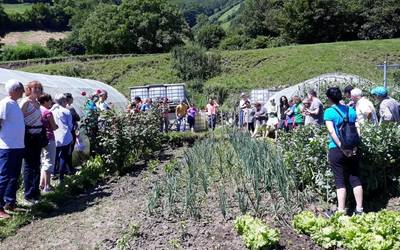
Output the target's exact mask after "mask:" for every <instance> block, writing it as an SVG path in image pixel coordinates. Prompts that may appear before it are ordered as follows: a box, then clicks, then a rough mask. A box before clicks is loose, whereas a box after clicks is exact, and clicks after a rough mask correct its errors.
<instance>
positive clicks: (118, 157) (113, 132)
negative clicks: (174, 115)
mask: <svg viewBox="0 0 400 250" xmlns="http://www.w3.org/2000/svg"><path fill="white" fill-rule="evenodd" d="M159 119H160V118H159V115H158V112H156V111H151V112H146V113H139V114H124V113H122V114H118V113H114V112H113V111H109V112H107V113H101V114H100V116H99V117H98V120H97V121H98V130H97V132H95V133H94V135H96V139H95V140H94V141H93V140H92V141H91V147H94V148H95V149H96V153H97V154H99V155H100V156H101V157H102V159H103V160H104V162H105V165H106V166H107V171H108V172H110V173H117V174H123V173H126V172H127V171H128V170H129V169H130V168H131V167H132V165H133V163H135V162H136V161H137V160H139V159H148V158H149V157H151V156H153V154H154V152H155V151H157V150H160V149H161V142H162V141H161V140H162V134H161V132H160V127H159ZM86 120H88V119H86ZM94 120H96V117H95V118H94ZM88 121H89V122H90V120H88ZM93 144H95V145H93Z"/></svg>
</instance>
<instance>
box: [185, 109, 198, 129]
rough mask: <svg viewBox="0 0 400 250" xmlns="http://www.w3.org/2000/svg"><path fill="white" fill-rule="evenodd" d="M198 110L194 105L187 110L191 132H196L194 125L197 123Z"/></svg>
mask: <svg viewBox="0 0 400 250" xmlns="http://www.w3.org/2000/svg"><path fill="white" fill-rule="evenodd" d="M196 114H197V109H196V107H195V106H194V105H193V104H189V109H188V110H187V120H188V123H189V129H190V131H192V132H194V125H195V122H196Z"/></svg>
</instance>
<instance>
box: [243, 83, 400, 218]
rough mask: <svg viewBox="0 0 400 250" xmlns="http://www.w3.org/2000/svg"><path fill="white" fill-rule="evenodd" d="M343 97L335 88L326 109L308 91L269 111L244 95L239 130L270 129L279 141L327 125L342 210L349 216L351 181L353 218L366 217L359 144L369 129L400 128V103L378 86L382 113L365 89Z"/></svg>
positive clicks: (271, 106)
mask: <svg viewBox="0 0 400 250" xmlns="http://www.w3.org/2000/svg"><path fill="white" fill-rule="evenodd" d="M343 92H344V95H342V91H341V90H340V89H339V88H337V87H332V88H329V89H328V90H327V92H326V97H327V99H328V102H329V105H330V106H329V107H327V108H326V109H325V107H324V105H323V103H322V102H321V100H320V99H319V98H318V97H317V93H316V91H314V90H310V91H308V93H307V97H306V98H304V99H301V98H300V97H299V96H293V97H291V98H290V100H289V99H288V98H287V97H286V96H282V97H281V98H280V100H279V106H278V105H277V104H276V103H275V100H274V99H271V100H270V101H269V102H268V103H267V104H266V105H264V106H263V105H261V103H259V102H255V103H254V106H252V105H251V101H250V99H249V98H248V97H247V96H246V95H245V94H244V93H243V94H242V95H241V100H240V102H239V109H240V113H239V127H240V128H241V129H243V130H248V131H250V132H251V133H252V134H253V136H255V135H256V134H257V133H258V132H257V130H258V128H261V127H263V126H265V127H266V128H267V131H268V132H270V131H275V135H273V136H275V137H276V136H277V134H276V131H278V130H279V129H282V130H284V131H286V132H289V131H291V130H293V129H296V128H298V127H301V126H323V125H325V126H326V127H327V129H328V131H329V143H328V149H329V153H328V161H329V164H330V167H331V170H332V172H333V174H334V178H335V186H336V193H337V199H338V206H337V209H336V211H338V212H342V213H346V212H347V211H346V206H345V203H346V194H347V192H346V183H347V182H348V183H349V184H350V186H351V187H352V189H353V194H354V197H355V201H356V207H355V209H354V213H353V214H361V213H363V188H362V184H361V180H360V168H359V165H360V164H359V163H360V155H359V153H358V151H357V145H358V144H359V143H360V141H361V140H362V136H361V135H362V127H363V124H365V123H370V124H372V125H376V126H378V125H380V124H382V123H386V122H399V123H400V103H399V102H398V101H397V100H395V99H393V98H391V97H390V96H389V95H388V90H387V89H386V88H385V87H381V86H380V87H375V88H373V89H372V90H371V92H370V94H371V96H373V97H375V98H376V101H377V102H378V103H379V108H378V112H377V111H376V110H377V109H376V108H375V106H374V104H373V102H372V101H371V100H369V99H368V98H367V97H366V96H365V95H364V93H363V91H362V90H361V89H359V88H354V87H353V86H351V85H349V86H346V87H345V89H344V91H343ZM345 100H347V103H346V102H345ZM352 128H353V129H352ZM357 143H358V144H357ZM336 211H335V212H336ZM331 214H332V212H330V213H328V215H331Z"/></svg>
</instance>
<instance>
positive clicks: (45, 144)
mask: <svg viewBox="0 0 400 250" xmlns="http://www.w3.org/2000/svg"><path fill="white" fill-rule="evenodd" d="M5 90H6V93H7V94H8V96H7V97H5V98H4V99H2V100H1V101H0V219H1V218H8V217H9V214H8V213H7V211H8V212H9V211H14V210H15V209H16V205H17V204H16V202H17V201H16V193H17V190H18V187H19V185H18V180H19V177H20V175H21V173H22V175H23V183H24V198H25V200H26V201H27V202H29V203H31V204H34V203H36V202H37V201H38V200H39V198H40V196H41V194H42V193H47V192H51V191H52V189H53V187H52V185H51V180H52V179H55V178H59V180H60V183H61V184H62V183H63V182H64V176H65V175H66V174H74V173H75V168H74V166H73V164H72V152H73V150H74V148H75V143H76V142H78V144H79V141H80V137H79V125H78V122H79V121H80V117H79V115H78V113H77V112H76V110H75V109H74V107H73V100H74V99H73V96H72V95H71V93H63V94H57V95H55V96H54V99H53V97H52V96H51V95H49V94H46V93H44V89H43V85H42V84H41V83H40V82H38V81H31V82H29V83H28V84H27V85H26V86H24V85H23V84H22V83H21V82H19V81H17V80H9V81H7V82H6V84H5ZM82 95H86V93H84V92H83V93H82ZM371 95H372V96H375V97H376V98H377V101H378V102H379V109H378V112H376V109H375V107H374V104H373V102H371V101H370V100H369V99H368V98H367V97H366V96H365V95H364V94H363V91H362V90H361V89H359V88H353V87H352V86H347V87H346V88H345V89H344V97H345V99H346V100H347V103H345V101H344V100H343V96H342V92H341V90H340V89H339V88H329V89H328V91H327V92H326V96H327V99H328V100H329V103H330V104H331V106H330V107H328V108H326V109H325V107H324V105H323V103H322V102H321V100H320V99H319V98H318V96H317V93H316V92H315V91H314V90H310V91H308V93H307V97H306V98H304V99H301V98H300V97H299V96H293V97H291V98H290V100H289V99H288V98H287V97H285V96H282V97H281V98H280V99H279V103H276V102H275V100H274V99H271V100H270V101H269V102H268V103H267V104H266V105H263V104H262V103H260V102H255V103H252V102H251V100H250V99H249V98H248V97H247V96H246V95H245V94H244V93H243V94H242V95H241V100H240V102H239V109H240V113H239V127H240V129H242V130H247V131H250V132H251V133H252V135H253V136H256V135H257V133H258V132H259V130H260V128H262V127H266V128H267V130H266V131H267V133H269V132H275V133H276V132H277V130H278V129H282V130H284V131H286V132H289V131H291V130H293V129H295V128H297V127H300V126H323V125H324V124H325V125H326V127H327V128H328V131H329V135H330V140H329V145H328V148H329V157H328V158H329V162H330V165H331V168H332V171H333V173H334V175H335V184H336V188H337V197H338V210H339V211H344V209H345V207H344V206H345V205H344V204H345V199H346V189H345V180H346V178H347V179H348V180H349V182H350V184H351V185H352V187H353V193H354V195H355V198H356V203H357V207H356V212H358V213H361V212H362V187H361V181H360V179H359V168H358V165H359V164H358V163H359V156H358V154H357V152H356V150H354V149H353V148H345V147H344V146H343V145H344V144H343V142H342V139H343V138H342V136H341V133H340V131H341V129H342V127H343V124H347V123H354V127H355V128H356V130H357V133H358V134H362V131H361V130H362V124H364V123H371V124H374V125H379V124H382V123H384V122H400V104H399V102H398V101H396V100H395V99H393V98H391V97H389V95H388V91H387V89H386V88H384V87H376V88H374V89H372V91H371ZM107 98H108V94H107V91H105V90H98V91H97V92H96V93H94V94H92V95H90V96H89V97H88V101H87V102H86V104H85V110H87V111H89V112H90V111H96V112H102V111H106V110H110V109H112V103H110V102H108V101H107ZM218 107H219V105H218V103H217V102H216V101H215V100H213V99H209V101H208V103H207V105H206V107H205V108H204V110H203V111H204V112H206V114H207V116H208V127H209V129H211V130H214V129H215V127H216V122H217V109H218ZM149 110H158V111H159V112H160V127H161V130H162V131H168V130H169V128H170V116H169V114H170V113H171V111H172V112H175V120H176V130H177V131H185V130H186V123H188V124H189V129H190V130H191V131H194V127H195V122H196V115H197V114H198V112H200V110H199V109H198V108H196V107H195V105H193V104H191V103H189V102H188V101H187V100H181V102H180V103H179V104H178V105H177V106H176V108H175V110H171V108H170V103H169V102H168V99H167V98H162V99H160V100H159V101H157V104H153V101H152V99H151V98H148V99H145V100H144V101H142V100H141V98H140V97H135V98H134V101H133V102H132V103H131V104H129V106H128V107H127V112H129V113H140V112H147V111H149ZM100 117H101V116H100ZM100 122H101V118H99V119H97V120H96V123H100ZM275 136H276V134H275ZM21 170H22V171H21Z"/></svg>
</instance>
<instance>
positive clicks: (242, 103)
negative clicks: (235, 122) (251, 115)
mask: <svg viewBox="0 0 400 250" xmlns="http://www.w3.org/2000/svg"><path fill="white" fill-rule="evenodd" d="M246 102H250V100H249V99H248V98H247V95H246V94H245V93H242V94H241V95H240V101H239V128H240V129H241V128H243V127H245V126H244V109H246V108H247V105H246Z"/></svg>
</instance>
